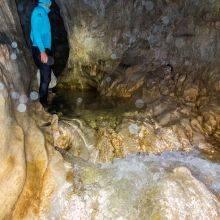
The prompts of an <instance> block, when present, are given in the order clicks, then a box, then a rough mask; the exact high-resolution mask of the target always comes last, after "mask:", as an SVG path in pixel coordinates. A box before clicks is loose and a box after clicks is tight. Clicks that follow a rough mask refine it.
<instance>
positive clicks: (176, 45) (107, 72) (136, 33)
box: [57, 0, 220, 96]
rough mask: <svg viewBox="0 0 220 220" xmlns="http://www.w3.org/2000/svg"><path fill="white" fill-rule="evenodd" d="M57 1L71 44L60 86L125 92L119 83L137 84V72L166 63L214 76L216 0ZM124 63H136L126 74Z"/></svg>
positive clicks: (219, 26)
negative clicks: (103, 86) (67, 64)
mask: <svg viewBox="0 0 220 220" xmlns="http://www.w3.org/2000/svg"><path fill="white" fill-rule="evenodd" d="M57 3H58V4H59V6H60V8H61V12H62V14H63V18H64V20H65V25H66V29H67V32H68V35H69V44H70V48H71V49H70V59H69V72H68V73H66V75H65V76H64V77H63V85H64V87H65V86H66V87H74V85H76V86H75V87H77V88H87V87H95V88H99V90H100V91H101V93H103V94H107V95H108V94H109V95H117V94H118V95H119V96H126V94H121V93H120V90H121V87H120V86H119V85H120V84H122V82H126V83H127V84H130V86H129V87H130V89H131V87H132V85H131V84H132V83H131V82H130V81H132V82H136V83H138V80H139V78H141V76H144V77H145V76H147V75H151V74H152V71H154V70H157V69H158V68H160V67H161V66H163V65H166V64H170V65H171V66H172V67H173V69H174V70H175V71H176V72H181V73H183V72H184V73H187V75H190V76H192V77H194V78H196V77H197V78H198V77H200V76H201V77H202V76H203V74H204V75H205V76H207V75H209V73H212V74H213V73H214V75H216V76H218V75H219V59H218V57H219V55H220V54H219V53H220V52H219V51H220V50H219V47H220V42H219V34H220V15H219V8H220V3H219V1H217V0H209V1H207V0H201V1H199V0H194V1H189V0H187V1H173V0H158V1H147V0H144V1H143V0H133V1H126V0H119V1H113V0H96V1H89V0H83V1H79V0H67V1H65V2H64V1H59V0H57ZM64 15H65V16H64ZM129 67H135V68H133V69H131V70H132V71H130V72H132V73H130V74H129V73H126V70H127V69H128V68H129ZM159 71H161V70H159ZM108 76H110V77H111V79H109V78H108ZM135 76H136V77H135ZM106 78H107V81H111V80H112V81H111V82H110V83H108V85H107V86H109V90H110V91H108V92H106V91H104V90H106V88H102V87H101V85H102V84H103V81H105V79H106ZM113 84H114V85H113ZM105 86H106V84H105ZM110 87H111V88H110ZM118 87H119V88H120V89H119V88H118ZM127 90H128V89H127ZM114 91H115V92H114ZM125 93H126V92H125Z"/></svg>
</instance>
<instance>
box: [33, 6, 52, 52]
mask: <svg viewBox="0 0 220 220" xmlns="http://www.w3.org/2000/svg"><path fill="white" fill-rule="evenodd" d="M49 12H50V9H49V8H47V7H44V5H43V4H42V3H39V4H38V6H37V7H35V8H34V10H33V12H32V15H31V34H30V38H31V41H32V45H33V46H37V47H38V48H39V50H40V52H45V49H46V48H48V49H51V26H50V20H49V17H48V13H49Z"/></svg>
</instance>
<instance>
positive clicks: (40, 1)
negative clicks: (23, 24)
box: [38, 0, 52, 4]
mask: <svg viewBox="0 0 220 220" xmlns="http://www.w3.org/2000/svg"><path fill="white" fill-rule="evenodd" d="M38 2H39V3H44V4H51V3H52V2H51V0H39V1H38Z"/></svg>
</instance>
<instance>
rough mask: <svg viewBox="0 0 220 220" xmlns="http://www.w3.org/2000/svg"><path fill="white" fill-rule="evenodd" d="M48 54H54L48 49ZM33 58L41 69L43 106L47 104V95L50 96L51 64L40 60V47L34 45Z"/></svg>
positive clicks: (41, 98) (41, 100) (40, 94)
mask: <svg viewBox="0 0 220 220" xmlns="http://www.w3.org/2000/svg"><path fill="white" fill-rule="evenodd" d="M46 53H47V55H50V56H52V55H53V54H52V51H50V50H48V49H46ZM32 54H33V59H34V62H35V64H36V66H37V67H38V69H39V70H40V88H39V96H40V102H41V104H42V105H43V106H46V105H47V96H48V87H49V84H50V80H51V66H49V65H47V64H44V63H42V62H41V60H40V50H39V49H38V47H32Z"/></svg>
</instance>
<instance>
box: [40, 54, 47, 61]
mask: <svg viewBox="0 0 220 220" xmlns="http://www.w3.org/2000/svg"><path fill="white" fill-rule="evenodd" d="M40 60H41V62H42V63H47V61H48V56H47V54H46V53H45V52H42V53H40Z"/></svg>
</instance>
